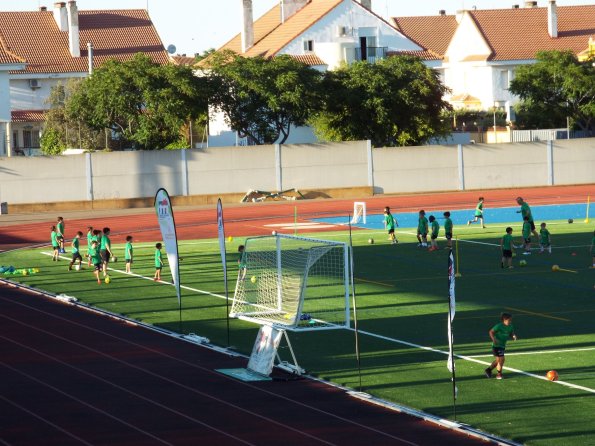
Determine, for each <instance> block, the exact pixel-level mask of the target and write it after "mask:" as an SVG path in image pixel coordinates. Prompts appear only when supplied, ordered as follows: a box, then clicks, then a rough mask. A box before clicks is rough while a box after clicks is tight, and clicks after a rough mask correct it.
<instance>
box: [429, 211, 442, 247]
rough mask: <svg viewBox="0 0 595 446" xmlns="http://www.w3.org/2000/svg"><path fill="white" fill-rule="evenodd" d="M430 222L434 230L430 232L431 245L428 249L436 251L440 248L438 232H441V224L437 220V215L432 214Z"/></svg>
mask: <svg viewBox="0 0 595 446" xmlns="http://www.w3.org/2000/svg"><path fill="white" fill-rule="evenodd" d="M429 220H430V224H431V225H432V232H431V233H430V240H431V246H430V247H429V248H428V251H436V250H437V249H438V240H436V239H437V238H438V232H440V224H439V223H438V221H437V220H436V217H434V216H433V215H430V218H429Z"/></svg>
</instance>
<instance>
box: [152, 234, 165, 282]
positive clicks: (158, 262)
mask: <svg viewBox="0 0 595 446" xmlns="http://www.w3.org/2000/svg"><path fill="white" fill-rule="evenodd" d="M162 247H163V245H162V244H161V243H157V244H156V245H155V277H153V280H154V281H155V282H159V281H161V269H162V268H163V254H161V248H162Z"/></svg>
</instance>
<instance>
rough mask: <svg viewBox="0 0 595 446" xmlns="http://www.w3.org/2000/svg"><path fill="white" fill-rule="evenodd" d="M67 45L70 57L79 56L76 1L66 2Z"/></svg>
mask: <svg viewBox="0 0 595 446" xmlns="http://www.w3.org/2000/svg"><path fill="white" fill-rule="evenodd" d="M66 9H68V46H69V47H70V54H72V57H81V47H80V41H79V10H78V8H77V7H76V2H75V1H74V0H71V1H69V2H68V6H67V8H66Z"/></svg>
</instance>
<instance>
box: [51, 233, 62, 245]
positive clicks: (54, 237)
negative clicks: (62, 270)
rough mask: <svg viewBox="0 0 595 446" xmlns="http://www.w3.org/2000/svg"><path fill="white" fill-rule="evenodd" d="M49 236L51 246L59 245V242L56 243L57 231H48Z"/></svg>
mask: <svg viewBox="0 0 595 446" xmlns="http://www.w3.org/2000/svg"><path fill="white" fill-rule="evenodd" d="M50 237H51V239H52V246H53V247H56V246H59V245H60V243H58V233H57V232H56V231H52V232H51V233H50Z"/></svg>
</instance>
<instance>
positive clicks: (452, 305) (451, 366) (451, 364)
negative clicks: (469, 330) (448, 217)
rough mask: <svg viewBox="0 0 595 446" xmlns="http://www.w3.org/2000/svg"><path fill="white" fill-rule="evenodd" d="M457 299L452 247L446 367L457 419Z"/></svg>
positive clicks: (450, 255)
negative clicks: (455, 325) (454, 328)
mask: <svg viewBox="0 0 595 446" xmlns="http://www.w3.org/2000/svg"><path fill="white" fill-rule="evenodd" d="M455 312H456V301H455V265H454V258H453V254H452V249H450V250H449V253H448V359H447V361H446V368H447V369H448V370H449V371H450V373H451V381H452V406H453V411H454V419H455V421H456V419H457V394H458V389H457V380H456V372H455V357H454V336H453V329H452V321H453V319H454V317H455Z"/></svg>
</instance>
